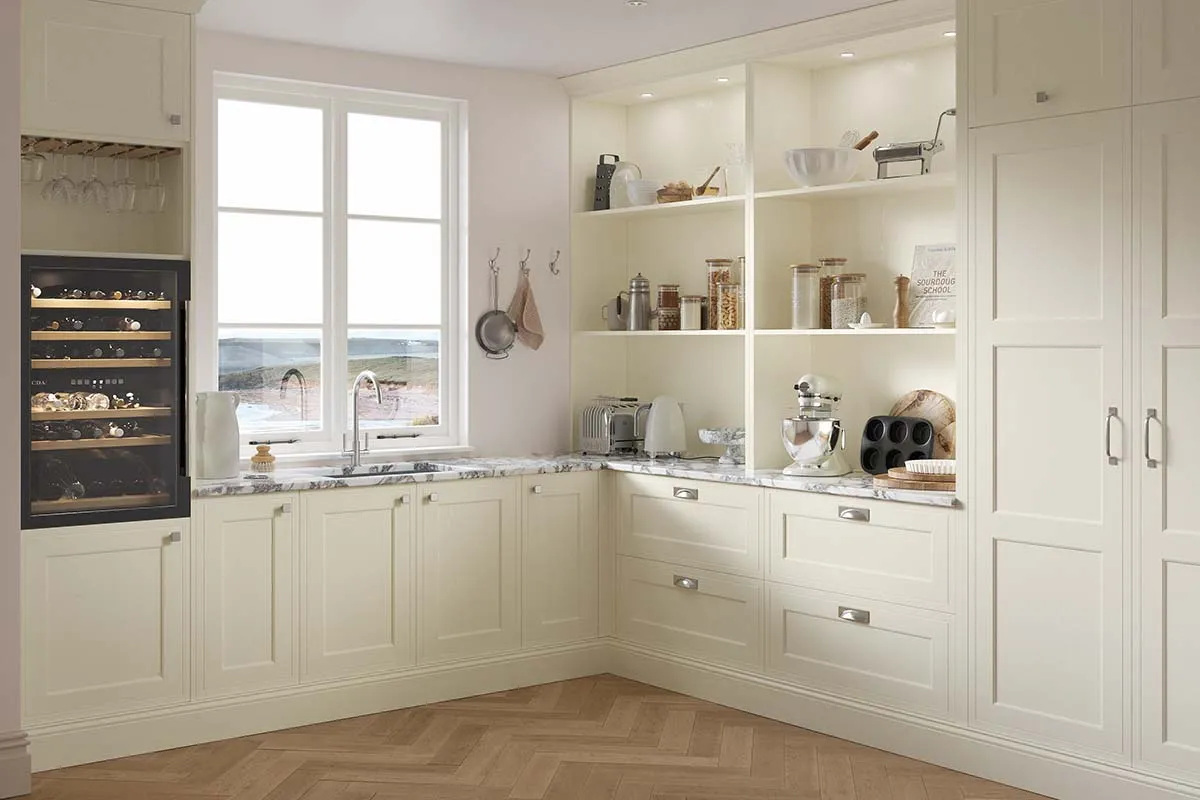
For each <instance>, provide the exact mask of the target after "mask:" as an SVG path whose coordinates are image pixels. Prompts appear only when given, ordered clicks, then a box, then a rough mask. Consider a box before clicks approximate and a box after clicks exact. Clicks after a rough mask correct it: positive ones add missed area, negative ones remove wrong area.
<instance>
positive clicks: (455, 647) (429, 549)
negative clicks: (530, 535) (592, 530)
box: [418, 478, 521, 664]
mask: <svg viewBox="0 0 1200 800" xmlns="http://www.w3.org/2000/svg"><path fill="white" fill-rule="evenodd" d="M520 489H521V480H520V479H519V478H501V479H492V480H473V481H457V482H453V483H429V484H424V485H422V487H421V489H420V505H421V508H420V518H421V525H420V527H421V531H420V537H419V539H420V544H419V554H420V555H419V559H420V561H419V564H420V566H419V573H420V577H419V582H420V602H419V608H420V623H419V624H420V628H419V635H418V641H419V644H420V649H419V657H420V662H421V663H422V664H429V663H434V662H438V661H451V660H454V659H461V658H472V657H476V656H484V655H490V654H493V653H503V652H509V651H512V650H518V649H520V647H521V609H520V605H521V597H520V585H519V581H520V558H521V548H520V539H521V537H520V527H519V520H520V515H519V505H520V502H521V498H520Z"/></svg>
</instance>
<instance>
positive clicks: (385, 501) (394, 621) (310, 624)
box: [300, 486, 414, 681]
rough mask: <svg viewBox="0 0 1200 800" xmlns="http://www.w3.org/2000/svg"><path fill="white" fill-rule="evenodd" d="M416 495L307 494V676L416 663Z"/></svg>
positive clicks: (384, 490)
mask: <svg viewBox="0 0 1200 800" xmlns="http://www.w3.org/2000/svg"><path fill="white" fill-rule="evenodd" d="M413 493H414V492H413V489H411V488H405V489H401V488H397V487H391V486H383V487H378V488H366V489H336V490H330V491H325V492H311V493H309V494H307V495H304V496H303V498H302V503H301V525H302V528H303V530H304V555H303V557H302V561H303V563H304V565H305V567H304V594H303V597H304V601H303V602H304V605H303V609H302V611H301V619H302V620H303V624H302V630H303V631H304V642H303V645H302V647H301V653H302V663H301V667H300V674H301V679H302V680H305V681H310V680H320V679H324V678H343V677H350V676H354V675H365V674H369V673H374V672H388V671H391V670H396V669H400V668H401V667H406V666H411V665H412V663H413V646H412V613H413V611H412V609H413V599H414V592H413V589H414V586H413V575H412V548H413V536H412V530H413V500H412V498H413Z"/></svg>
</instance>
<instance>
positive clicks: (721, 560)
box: [617, 474, 763, 577]
mask: <svg viewBox="0 0 1200 800" xmlns="http://www.w3.org/2000/svg"><path fill="white" fill-rule="evenodd" d="M617 487H618V488H617V497H618V502H619V504H620V518H619V520H620V522H619V525H620V528H619V535H618V540H617V552H618V553H620V554H621V555H625V556H640V557H642V558H652V559H656V560H658V561H668V562H670V563H672V564H687V565H688V566H691V567H699V568H701V569H714V570H717V571H720V572H731V573H734V574H737V575H751V576H754V577H762V544H761V539H762V535H761V523H762V496H763V492H762V490H761V489H758V488H756V487H752V486H729V485H725V484H720V483H710V482H705V481H688V480H680V479H678V478H660V477H656V476H651V475H628V474H622V475H618V476H617Z"/></svg>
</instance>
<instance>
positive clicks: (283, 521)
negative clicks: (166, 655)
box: [192, 494, 300, 696]
mask: <svg viewBox="0 0 1200 800" xmlns="http://www.w3.org/2000/svg"><path fill="white" fill-rule="evenodd" d="M299 504H300V498H299V496H298V495H295V494H265V495H251V496H248V497H220V498H214V499H210V500H203V501H201V502H200V503H198V504H197V505H196V508H195V513H194V515H193V519H194V521H195V524H196V526H195V560H194V571H193V575H194V580H193V584H192V585H193V603H192V605H193V608H194V609H195V612H194V613H195V618H194V620H195V621H194V637H193V639H194V641H195V642H196V648H195V650H196V652H195V653H194V656H195V664H196V672H195V674H196V692H195V694H196V695H197V696H213V695H221V694H231V693H238V692H246V691H254V690H259V689H268V688H273V687H276V686H287V685H290V684H295V683H296V682H297V680H298V678H299V676H298V669H297V661H298V659H297V655H296V652H295V651H296V644H297V636H296V628H297V620H298V615H297V608H298V606H299V602H298V598H297V592H298V583H297V580H296V577H297V566H298V565H297V560H298V554H299V546H298V541H297V540H298V536H297V532H296V529H297V518H298V512H299Z"/></svg>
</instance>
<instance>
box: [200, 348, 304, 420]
mask: <svg viewBox="0 0 1200 800" xmlns="http://www.w3.org/2000/svg"><path fill="white" fill-rule="evenodd" d="M217 353H218V355H217V360H218V369H217V373H218V376H219V378H218V388H220V390H221V391H223V392H237V395H238V397H239V398H240V399H241V404H240V405H239V406H238V411H237V415H238V426H239V427H240V428H241V431H242V433H243V434H264V433H271V432H273V431H281V430H286V431H296V430H319V429H320V427H321V331H320V330H319V329H316V330H313V329H308V330H304V329H295V330H287V329H280V330H271V331H264V330H261V329H245V328H241V329H239V328H221V330H220V333H219V334H218V341H217ZM292 369H295V370H299V371H300V373H301V374H300V376H295V375H292V376H289V379H288V383H287V385H286V386H284V384H283V377H284V375H285V374H286V373H287V372H288V370H292ZM301 382H303V384H304V391H303V392H301V389H300V385H301ZM301 394H303V396H304V402H303V403H301Z"/></svg>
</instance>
